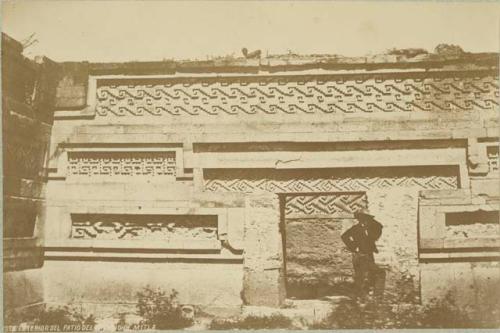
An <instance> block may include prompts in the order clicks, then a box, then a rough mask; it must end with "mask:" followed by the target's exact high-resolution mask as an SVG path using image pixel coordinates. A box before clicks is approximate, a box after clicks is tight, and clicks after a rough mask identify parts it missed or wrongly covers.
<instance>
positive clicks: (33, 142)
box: [2, 34, 58, 310]
mask: <svg viewBox="0 0 500 333" xmlns="http://www.w3.org/2000/svg"><path fill="white" fill-rule="evenodd" d="M22 52H23V46H22V45H21V44H20V43H19V42H17V41H15V40H13V39H11V38H10V37H8V36H7V35H5V34H2V143H3V144H2V146H3V151H2V153H3V208H4V210H3V236H4V240H3V248H4V252H3V253H4V257H3V269H4V285H3V290H4V301H5V303H4V304H5V309H6V310H12V309H14V308H20V307H24V306H29V305H34V304H38V303H40V302H42V301H43V288H42V283H41V280H42V277H41V270H40V267H41V266H42V265H43V249H42V239H41V236H42V231H43V220H44V211H45V207H44V197H45V195H44V193H45V182H46V178H45V177H46V170H45V163H46V157H47V156H46V154H47V152H48V148H49V141H50V134H51V127H52V119H53V104H54V100H55V88H56V84H57V78H56V76H57V73H58V72H57V70H58V69H57V65H56V64H54V63H53V62H51V61H50V60H48V59H46V58H37V59H36V60H35V61H32V60H29V59H27V58H25V57H24V56H23V55H22Z"/></svg>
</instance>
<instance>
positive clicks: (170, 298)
mask: <svg viewBox="0 0 500 333" xmlns="http://www.w3.org/2000/svg"><path fill="white" fill-rule="evenodd" d="M177 295H178V292H177V291H176V290H172V291H171V293H170V294H167V293H166V292H165V291H163V290H161V289H157V290H153V289H151V288H149V287H146V288H144V289H143V290H142V291H140V292H138V293H137V297H138V303H137V311H138V313H139V315H140V316H141V317H143V318H144V321H143V322H142V324H145V325H148V326H154V327H155V328H156V329H179V328H185V327H189V326H191V325H192V324H193V319H191V318H186V317H185V316H184V315H183V313H182V308H181V306H180V305H179V303H178V301H177Z"/></svg>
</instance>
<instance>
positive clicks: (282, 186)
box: [205, 170, 458, 193]
mask: <svg viewBox="0 0 500 333" xmlns="http://www.w3.org/2000/svg"><path fill="white" fill-rule="evenodd" d="M227 172H229V170H225V171H224V173H227ZM303 173H304V172H303ZM235 176H237V175H235ZM389 187H416V188H419V189H425V190H429V189H457V188H458V177H457V176H456V175H420V176H415V175H413V176H411V175H410V176H402V175H395V176H392V177H391V176H368V177H366V176H365V177H363V176H360V177H352V176H351V177H346V176H342V175H340V176H338V175H336V174H335V172H334V171H332V173H331V174H330V175H319V176H316V177H314V176H309V177H308V176H306V175H303V176H302V177H296V178H288V177H286V176H285V177H276V178H274V177H265V176H264V177H260V178H257V177H255V176H252V175H251V174H249V175H247V176H244V177H240V178H238V177H235V178H232V177H231V176H230V175H228V174H226V175H224V176H222V174H219V175H217V174H214V173H211V174H210V173H209V174H207V175H205V190H207V191H213V192H245V193H250V192H254V191H256V190H261V191H268V192H273V193H297V192H336V191H348V192H351V191H366V190H369V189H373V188H389Z"/></svg>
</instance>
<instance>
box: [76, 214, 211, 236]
mask: <svg viewBox="0 0 500 333" xmlns="http://www.w3.org/2000/svg"><path fill="white" fill-rule="evenodd" d="M214 221H215V220H213V219H207V220H205V221H203V219H195V220H194V221H189V220H186V219H185V218H180V219H178V218H175V217H161V216H156V217H151V216H141V215H139V216H135V217H134V218H129V217H126V216H119V215H118V216H112V215H109V216H106V215H85V216H79V217H78V218H77V219H76V220H74V221H73V222H72V230H71V238H76V239H109V240H112V239H132V240H133V239H138V240H140V239H150V240H166V241H173V240H186V239H187V240H189V239H191V240H193V239H196V240H200V239H202V240H210V239H217V225H216V222H215V223H214Z"/></svg>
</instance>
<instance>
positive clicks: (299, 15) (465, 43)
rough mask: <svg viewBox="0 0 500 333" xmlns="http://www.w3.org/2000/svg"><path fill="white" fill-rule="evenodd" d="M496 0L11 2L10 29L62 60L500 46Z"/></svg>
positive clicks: (37, 50)
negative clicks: (245, 50) (243, 50)
mask: <svg viewBox="0 0 500 333" xmlns="http://www.w3.org/2000/svg"><path fill="white" fill-rule="evenodd" d="M499 13H500V7H499V4H498V3H496V2H408V1H405V2H401V1H400V2H379V1H378V2H376V3H375V2H360V1H356V2H340V1H321V2H312V1H307V2H306V1H294V2H292V1H280V2H261V1H220V2H216V1H200V2H195V1H184V2H175V1H82V0H80V1H64V0H59V1H26V0H25V1H20V0H10V1H9V0H7V1H3V2H2V30H3V31H4V32H6V33H7V34H9V35H10V36H11V37H14V38H15V39H18V40H22V39H25V38H26V37H28V36H29V35H31V34H32V33H36V38H37V39H38V43H36V44H34V45H33V46H31V47H30V48H29V49H28V50H26V53H27V54H28V56H30V57H32V56H34V55H45V56H47V57H49V58H51V59H53V60H55V61H78V60H88V61H102V62H106V61H139V60H141V61H147V60H161V59H203V60H204V59H206V58H207V56H223V55H230V54H234V55H235V56H240V55H241V51H240V50H241V48H242V47H246V48H248V49H249V50H250V51H252V50H255V49H261V50H262V52H263V54H264V55H265V54H266V52H268V53H269V54H277V53H287V52H288V50H291V51H293V52H295V53H299V54H312V53H331V54H342V55H346V56H364V55H367V54H375V53H380V52H383V51H384V50H387V49H389V48H392V47H397V48H407V47H418V48H425V49H427V50H428V51H432V50H433V49H434V47H435V46H436V45H437V44H439V43H449V44H458V45H460V46H462V48H463V49H464V50H465V51H470V52H498V47H499V27H500V26H499Z"/></svg>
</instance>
